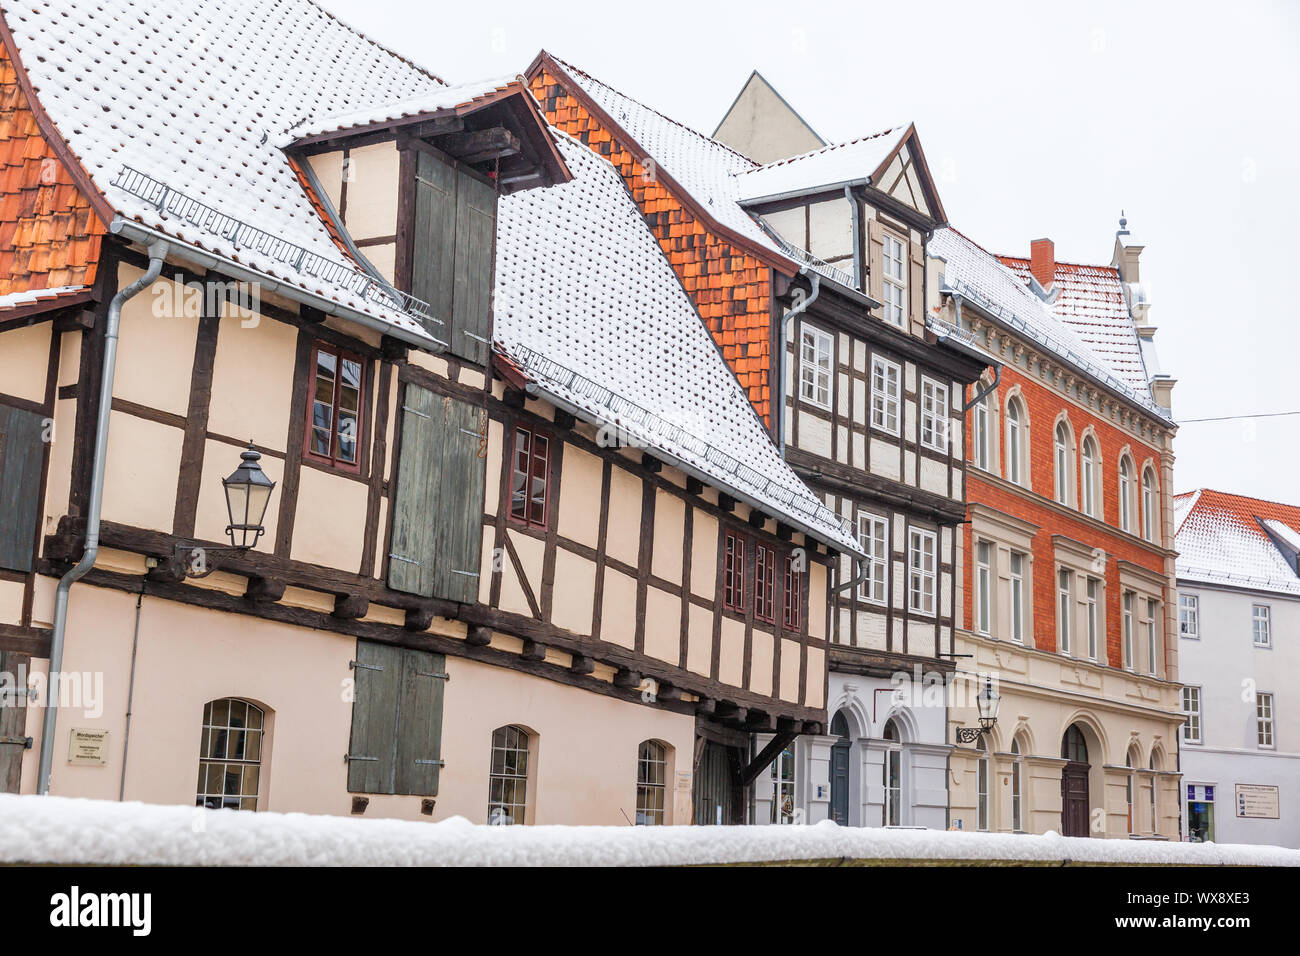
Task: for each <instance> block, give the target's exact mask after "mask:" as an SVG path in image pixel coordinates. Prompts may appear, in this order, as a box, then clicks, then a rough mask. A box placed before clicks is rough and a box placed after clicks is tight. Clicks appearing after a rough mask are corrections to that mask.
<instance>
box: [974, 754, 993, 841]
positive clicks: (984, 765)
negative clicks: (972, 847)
mask: <svg viewBox="0 0 1300 956" xmlns="http://www.w3.org/2000/svg"><path fill="white" fill-rule="evenodd" d="M979 748H980V756H979V760H978V761H977V762H976V765H975V800H976V810H975V828H976V829H977V830H987V829H988V828H989V776H990V774H989V752H988V744H986V743H985V742H984V738H983V737H981V738H980V741H979Z"/></svg>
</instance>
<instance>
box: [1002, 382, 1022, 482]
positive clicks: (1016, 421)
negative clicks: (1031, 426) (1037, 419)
mask: <svg viewBox="0 0 1300 956" xmlns="http://www.w3.org/2000/svg"><path fill="white" fill-rule="evenodd" d="M1022 417H1023V412H1021V410H1020V402H1018V401H1016V400H1015V399H1014V398H1013V399H1012V400H1011V401H1009V402H1007V463H1006V470H1005V472H1004V474H1005V475H1006V479H1007V481H1011V482H1015V483H1016V484H1017V485H1018V484H1020V458H1021V445H1022V443H1023V441H1024V423H1023V422H1022V421H1021V419H1022Z"/></svg>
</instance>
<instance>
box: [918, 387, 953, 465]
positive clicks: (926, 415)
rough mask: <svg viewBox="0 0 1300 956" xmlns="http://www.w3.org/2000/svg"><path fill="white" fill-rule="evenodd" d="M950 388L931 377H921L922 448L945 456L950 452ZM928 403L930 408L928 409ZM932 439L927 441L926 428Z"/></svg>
mask: <svg viewBox="0 0 1300 956" xmlns="http://www.w3.org/2000/svg"><path fill="white" fill-rule="evenodd" d="M949 401H950V398H949V390H948V386H947V385H945V384H943V383H942V382H936V381H935V380H934V379H932V378H930V377H929V376H926V375H922V376H921V416H920V417H921V435H920V439H921V447H922V448H928V449H930V450H931V451H937V452H940V453H943V454H946V453H947V452H948V450H949V449H948V434H949V431H950V425H951V422H950V420H949V419H950V416H951V409H950V407H949ZM927 403H928V405H929V406H930V407H927ZM927 426H928V428H929V430H930V439H929V441H927V440H926V435H925V433H926V428H927Z"/></svg>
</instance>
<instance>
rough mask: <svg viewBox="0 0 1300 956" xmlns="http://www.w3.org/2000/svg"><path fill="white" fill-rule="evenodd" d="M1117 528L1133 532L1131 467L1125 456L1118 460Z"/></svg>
mask: <svg viewBox="0 0 1300 956" xmlns="http://www.w3.org/2000/svg"><path fill="white" fill-rule="evenodd" d="M1119 527H1120V530H1121V531H1132V530H1133V466H1132V465H1131V464H1130V463H1129V460H1128V456H1127V455H1125V456H1124V457H1123V458H1121V459H1120V460H1119Z"/></svg>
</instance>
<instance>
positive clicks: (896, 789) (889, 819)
mask: <svg viewBox="0 0 1300 956" xmlns="http://www.w3.org/2000/svg"><path fill="white" fill-rule="evenodd" d="M884 737H885V753H884V757H885V760H884V767H883V777H884V780H883V783H884V788H885V804H884V807H883V808H882V814H881V822H882V823H884V825H885V826H887V827H897V826H902V825H903V745H902V740H901V738H900V736H899V733H898V724H897V722H896V721H895V720H894V718H892V717H891V718H889V720H887V721H885V729H884Z"/></svg>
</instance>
